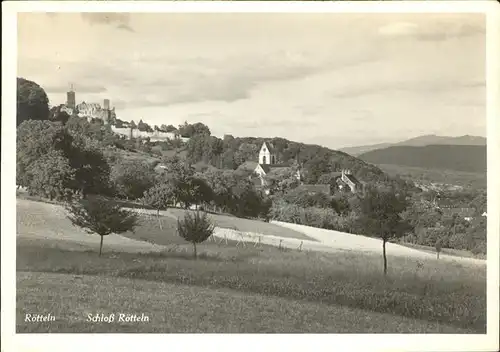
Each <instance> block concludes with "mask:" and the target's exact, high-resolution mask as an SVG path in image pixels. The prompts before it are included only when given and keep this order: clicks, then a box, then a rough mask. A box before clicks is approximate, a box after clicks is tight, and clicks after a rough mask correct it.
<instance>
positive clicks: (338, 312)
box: [17, 272, 467, 333]
mask: <svg viewBox="0 0 500 352" xmlns="http://www.w3.org/2000/svg"><path fill="white" fill-rule="evenodd" d="M18 287H19V293H18V297H17V300H18V304H22V305H23V307H24V309H23V311H22V310H18V313H17V321H18V322H22V321H23V320H24V317H25V313H24V312H36V311H51V312H52V315H54V316H55V317H56V319H57V320H56V321H55V322H54V323H52V324H50V325H48V324H43V323H37V324H22V323H21V324H18V329H17V332H18V333H26V332H75V331H78V332H88V333H92V332H120V333H134V332H137V333H147V332H153V333H176V332H177V333H178V332H187V333H203V332H214V333H244V332H251V333H259V332H263V333H265V332H276V333H279V332H283V333H328V332H335V333H349V332H352V331H353V327H356V329H358V330H359V331H363V332H370V333H377V332H384V331H386V330H387V329H390V330H392V331H394V332H406V331H408V330H411V331H413V332H436V333H456V332H467V330H461V329H456V328H451V327H448V326H445V325H440V324H437V323H429V322H427V321H419V320H415V319H408V318H404V317H398V316H393V315H390V314H380V313H375V312H370V311H364V310H361V309H352V308H348V307H342V306H325V305H323V304H321V303H313V302H297V301H293V300H287V299H284V298H279V297H269V296H263V295H259V294H251V293H246V292H239V291H236V290H227V289H211V288H205V287H193V286H188V285H178V284H168V283H162V282H154V281H144V280H131V279H124V278H109V277H105V276H84V277H77V276H74V275H69V274H51V273H25V272H19V273H18ZM40 297H64V299H62V300H60V301H51V300H46V301H44V303H43V305H44V306H45V307H43V306H42V307H41V306H40ZM124 307H126V308H124ZM143 312H148V313H147V316H148V320H149V321H147V322H140V323H127V322H123V321H121V322H118V321H117V320H118V317H117V318H116V321H115V322H113V323H104V322H102V323H89V322H88V321H87V317H88V314H92V315H95V314H105V315H109V314H116V315H119V314H120V313H123V314H137V315H138V316H140V315H141V313H143ZM228 312H231V314H228Z"/></svg>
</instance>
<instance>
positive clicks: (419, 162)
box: [359, 145, 486, 172]
mask: <svg viewBox="0 0 500 352" xmlns="http://www.w3.org/2000/svg"><path fill="white" fill-rule="evenodd" d="M359 158H360V159H362V160H364V161H366V162H369V163H373V164H392V165H404V166H413V167H422V168H428V169H446V170H456V171H467V172H486V146H474V145H428V146H425V147H410V146H395V147H389V148H385V149H379V150H373V151H370V152H367V153H364V154H361V155H360V156H359Z"/></svg>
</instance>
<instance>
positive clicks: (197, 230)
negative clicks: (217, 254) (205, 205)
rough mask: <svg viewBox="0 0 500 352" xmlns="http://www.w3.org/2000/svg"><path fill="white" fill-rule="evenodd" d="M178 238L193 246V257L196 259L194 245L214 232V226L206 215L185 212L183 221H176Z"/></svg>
mask: <svg viewBox="0 0 500 352" xmlns="http://www.w3.org/2000/svg"><path fill="white" fill-rule="evenodd" d="M177 231H178V232H179V236H181V237H182V238H184V239H185V240H186V241H188V242H191V243H192V244H193V256H194V258H195V259H196V258H197V253H196V244H197V243H202V242H204V241H206V240H207V239H208V238H209V237H210V236H212V234H213V232H214V225H213V224H212V222H211V221H210V219H209V218H208V216H207V213H204V212H203V213H200V211H199V210H198V211H196V212H195V213H194V214H192V213H190V212H186V215H185V216H184V219H183V220H177Z"/></svg>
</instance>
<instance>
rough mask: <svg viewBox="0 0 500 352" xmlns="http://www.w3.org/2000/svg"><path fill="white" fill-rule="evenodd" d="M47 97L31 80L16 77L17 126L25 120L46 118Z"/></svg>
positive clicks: (47, 108)
mask: <svg viewBox="0 0 500 352" xmlns="http://www.w3.org/2000/svg"><path fill="white" fill-rule="evenodd" d="M48 118H49V98H48V97H47V93H45V90H43V88H42V87H40V86H39V85H38V84H36V83H35V82H33V81H29V80H27V79H24V78H19V77H18V78H17V126H19V125H20V124H21V123H22V122H23V121H26V120H47V119H48Z"/></svg>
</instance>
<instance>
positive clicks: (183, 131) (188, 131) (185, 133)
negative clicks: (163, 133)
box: [178, 121, 211, 138]
mask: <svg viewBox="0 0 500 352" xmlns="http://www.w3.org/2000/svg"><path fill="white" fill-rule="evenodd" d="M178 131H179V134H180V135H181V137H186V138H191V137H193V136H194V135H200V134H204V135H209V136H210V134H211V132H210V129H209V128H208V126H207V125H205V124H203V123H201V122H197V123H195V124H189V123H188V122H187V121H186V122H184V124H183V125H179V129H178Z"/></svg>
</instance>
